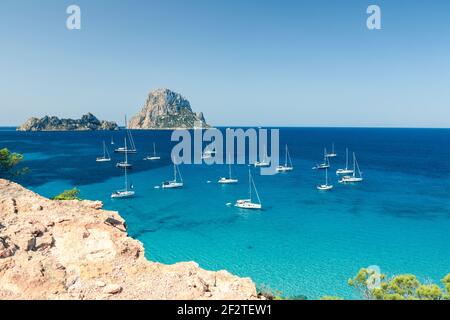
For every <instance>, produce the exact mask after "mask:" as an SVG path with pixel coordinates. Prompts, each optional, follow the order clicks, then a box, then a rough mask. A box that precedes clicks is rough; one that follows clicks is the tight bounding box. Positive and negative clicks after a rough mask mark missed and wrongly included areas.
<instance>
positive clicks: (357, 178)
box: [339, 152, 363, 183]
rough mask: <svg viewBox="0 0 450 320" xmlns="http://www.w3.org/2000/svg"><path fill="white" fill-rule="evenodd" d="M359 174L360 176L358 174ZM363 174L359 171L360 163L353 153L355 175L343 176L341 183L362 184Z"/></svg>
mask: <svg viewBox="0 0 450 320" xmlns="http://www.w3.org/2000/svg"><path fill="white" fill-rule="evenodd" d="M356 172H358V174H356ZM362 181H363V178H362V173H361V170H359V165H358V161H356V156H355V153H354V152H353V175H351V176H343V177H342V178H341V180H339V183H354V182H362Z"/></svg>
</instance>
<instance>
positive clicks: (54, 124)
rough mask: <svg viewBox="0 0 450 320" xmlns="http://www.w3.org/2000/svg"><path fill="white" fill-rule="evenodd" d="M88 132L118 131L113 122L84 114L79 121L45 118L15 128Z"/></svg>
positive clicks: (31, 120) (32, 120)
mask: <svg viewBox="0 0 450 320" xmlns="http://www.w3.org/2000/svg"><path fill="white" fill-rule="evenodd" d="M88 130H119V126H118V125H117V123H115V122H111V121H105V120H99V119H97V117H96V116H94V115H93V114H92V113H88V114H85V115H83V116H82V117H81V119H76V120H74V119H59V118H58V117H49V116H45V117H43V118H40V119H39V118H30V119H28V120H27V121H26V122H25V123H24V124H22V125H21V126H20V127H18V128H17V131H88Z"/></svg>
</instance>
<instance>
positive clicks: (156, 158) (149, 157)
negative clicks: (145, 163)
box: [144, 142, 161, 161]
mask: <svg viewBox="0 0 450 320" xmlns="http://www.w3.org/2000/svg"><path fill="white" fill-rule="evenodd" d="M144 160H150V161H155V160H161V157H159V156H157V155H156V144H155V143H154V142H153V156H148V157H145V158H144Z"/></svg>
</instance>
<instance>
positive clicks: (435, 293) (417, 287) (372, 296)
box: [348, 268, 450, 300]
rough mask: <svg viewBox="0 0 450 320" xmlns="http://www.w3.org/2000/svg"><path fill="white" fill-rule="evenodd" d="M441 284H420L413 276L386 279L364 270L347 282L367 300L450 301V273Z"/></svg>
mask: <svg viewBox="0 0 450 320" xmlns="http://www.w3.org/2000/svg"><path fill="white" fill-rule="evenodd" d="M441 282H442V285H443V287H440V286H439V285H437V284H434V283H431V282H427V283H421V282H420V281H419V279H417V277H416V276H415V275H413V274H401V275H397V276H393V277H390V278H388V277H387V276H386V275H384V274H377V275H376V274H375V273H374V271H373V270H370V269H366V268H362V269H361V270H360V271H359V272H358V274H357V275H356V276H355V277H354V278H352V279H349V280H348V284H349V285H350V286H352V287H353V288H355V289H357V290H358V292H359V293H360V295H361V297H362V298H364V299H367V300H450V273H449V274H447V275H446V276H445V277H444V278H443V279H442V280H441Z"/></svg>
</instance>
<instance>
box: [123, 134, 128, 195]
mask: <svg viewBox="0 0 450 320" xmlns="http://www.w3.org/2000/svg"><path fill="white" fill-rule="evenodd" d="M123 140H124V145H125V166H124V169H125V191H128V176H127V166H126V164H127V163H128V152H127V138H124V139H123Z"/></svg>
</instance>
